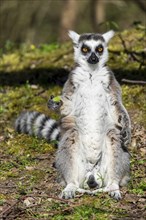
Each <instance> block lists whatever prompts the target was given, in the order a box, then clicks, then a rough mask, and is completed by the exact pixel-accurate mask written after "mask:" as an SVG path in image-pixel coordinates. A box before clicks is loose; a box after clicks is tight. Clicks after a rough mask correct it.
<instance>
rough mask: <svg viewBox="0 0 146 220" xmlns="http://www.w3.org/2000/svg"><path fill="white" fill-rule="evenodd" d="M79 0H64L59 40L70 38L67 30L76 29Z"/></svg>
mask: <svg viewBox="0 0 146 220" xmlns="http://www.w3.org/2000/svg"><path fill="white" fill-rule="evenodd" d="M78 7H79V5H78V0H64V8H63V9H62V13H61V21H60V33H59V40H60V41H65V40H66V39H68V35H67V32H68V30H70V29H74V27H75V23H76V18H77V14H78Z"/></svg>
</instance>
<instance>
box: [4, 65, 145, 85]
mask: <svg viewBox="0 0 146 220" xmlns="http://www.w3.org/2000/svg"><path fill="white" fill-rule="evenodd" d="M113 72H114V73H115V77H116V78H117V80H118V81H119V82H120V83H121V80H122V79H125V78H126V79H130V80H145V81H146V69H141V70H131V71H130V70H125V69H120V68H119V69H113ZM68 74H69V70H68V69H64V68H37V69H24V70H22V71H18V72H16V71H13V72H4V71H0V85H1V86H4V85H7V86H20V85H22V84H25V83H26V82H29V83H30V84H39V85H48V84H56V85H61V86H62V85H63V84H64V83H65V81H66V79H67V77H68Z"/></svg>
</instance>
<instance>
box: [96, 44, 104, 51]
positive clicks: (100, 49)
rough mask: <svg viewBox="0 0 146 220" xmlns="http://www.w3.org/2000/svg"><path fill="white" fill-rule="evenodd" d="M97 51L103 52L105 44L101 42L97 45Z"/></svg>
mask: <svg viewBox="0 0 146 220" xmlns="http://www.w3.org/2000/svg"><path fill="white" fill-rule="evenodd" d="M95 50H96V52H98V53H102V52H103V46H102V45H101V44H100V45H99V46H98V47H96V49H95Z"/></svg>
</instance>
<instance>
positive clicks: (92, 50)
mask: <svg viewBox="0 0 146 220" xmlns="http://www.w3.org/2000/svg"><path fill="white" fill-rule="evenodd" d="M113 35H114V32H113V31H109V32H107V33H105V34H103V35H101V34H82V35H79V34H77V33H75V32H73V31H70V32H69V36H70V37H71V38H72V40H73V43H74V57H75V62H77V63H78V64H81V65H86V64H88V65H89V66H95V67H96V66H98V65H100V66H103V65H104V64H105V63H106V62H107V60H108V50H107V44H108V41H109V40H110V39H111V38H112V36H113Z"/></svg>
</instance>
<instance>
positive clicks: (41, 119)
mask: <svg viewBox="0 0 146 220" xmlns="http://www.w3.org/2000/svg"><path fill="white" fill-rule="evenodd" d="M15 130H16V131H17V132H18V133H24V134H30V135H33V136H37V137H39V138H45V139H46V140H47V141H53V140H57V141H58V140H59V137H60V128H59V125H58V122H57V121H55V120H54V119H51V118H49V117H48V116H46V115H44V114H42V113H39V112H35V111H32V112H24V113H21V114H20V116H19V117H18V118H17V119H16V122H15Z"/></svg>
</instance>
